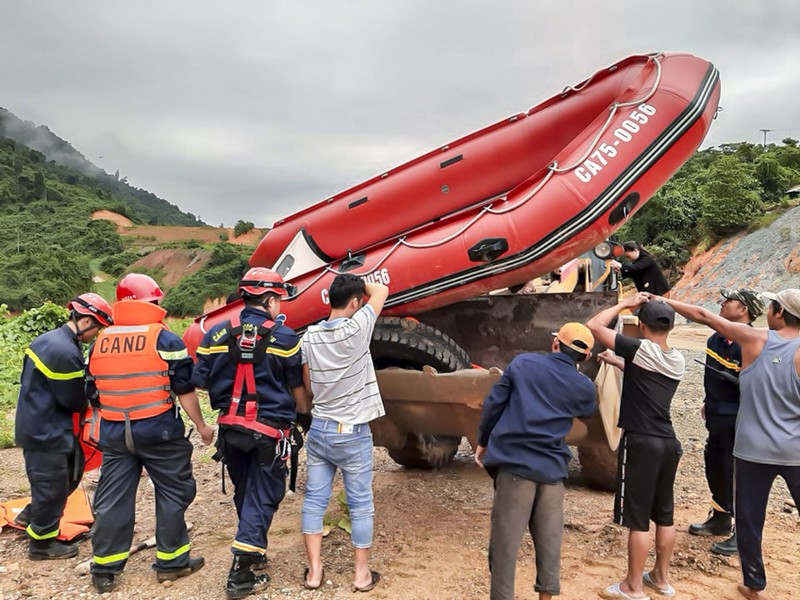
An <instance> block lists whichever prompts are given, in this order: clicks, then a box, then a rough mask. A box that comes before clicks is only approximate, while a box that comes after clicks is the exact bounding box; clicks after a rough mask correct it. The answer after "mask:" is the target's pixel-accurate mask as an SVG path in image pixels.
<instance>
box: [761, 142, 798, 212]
mask: <svg viewBox="0 0 800 600" xmlns="http://www.w3.org/2000/svg"><path fill="white" fill-rule="evenodd" d="M755 175H756V178H757V179H758V181H759V183H760V184H761V190H762V193H763V196H762V200H763V201H764V202H768V203H772V202H776V201H777V200H780V199H781V198H782V197H783V194H784V192H785V191H786V189H787V188H788V187H789V186H790V185H791V184H792V171H791V170H790V169H788V168H787V167H784V166H781V163H780V162H778V159H777V158H775V157H774V156H772V155H769V154H765V155H763V156H760V157H759V158H758V160H756V170H755Z"/></svg>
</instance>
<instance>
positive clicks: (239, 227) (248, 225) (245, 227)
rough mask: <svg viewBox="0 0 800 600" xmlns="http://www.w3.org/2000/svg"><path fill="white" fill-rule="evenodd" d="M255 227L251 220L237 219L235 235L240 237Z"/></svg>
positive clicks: (234, 229) (234, 228)
mask: <svg viewBox="0 0 800 600" xmlns="http://www.w3.org/2000/svg"><path fill="white" fill-rule="evenodd" d="M254 227H255V225H254V224H253V223H252V222H250V221H241V220H239V221H236V225H235V226H234V227H233V236H234V237H239V236H240V235H244V234H245V233H250V232H251V231H252V230H253V228H254Z"/></svg>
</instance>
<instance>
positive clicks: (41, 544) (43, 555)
mask: <svg viewBox="0 0 800 600" xmlns="http://www.w3.org/2000/svg"><path fill="white" fill-rule="evenodd" d="M77 555H78V546H77V544H65V543H64V542H62V541H60V540H56V539H49V540H30V542H29V543H28V558H30V559H31V560H59V559H62V558H72V557H73V556H77Z"/></svg>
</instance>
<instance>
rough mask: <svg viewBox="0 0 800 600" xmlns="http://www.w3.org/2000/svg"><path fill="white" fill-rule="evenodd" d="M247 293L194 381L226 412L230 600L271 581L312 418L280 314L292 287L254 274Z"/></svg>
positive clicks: (243, 286) (222, 425)
mask: <svg viewBox="0 0 800 600" xmlns="http://www.w3.org/2000/svg"><path fill="white" fill-rule="evenodd" d="M239 292H240V294H241V297H242V299H243V300H244V309H243V310H242V311H241V313H240V314H239V315H238V316H236V317H234V318H233V319H231V321H228V322H225V323H220V324H218V325H216V326H215V327H213V328H211V330H210V331H208V333H206V335H205V336H204V338H203V341H202V342H201V344H200V346H199V348H198V349H197V365H196V366H195V371H194V377H193V378H192V382H193V383H194V384H195V385H196V386H197V387H199V388H204V389H207V390H208V395H209V399H210V401H211V407H212V408H213V409H215V410H218V411H220V416H219V418H218V420H217V423H218V424H219V439H218V442H217V443H218V446H219V449H220V452H221V455H222V460H223V461H224V463H225V464H226V465H227V469H228V473H229V474H230V478H231V481H233V485H234V488H235V491H234V497H233V500H234V504H235V506H236V514H237V516H238V517H239V525H238V528H237V531H236V537H235V539H234V541H233V543H232V544H231V552H232V553H233V564H232V566H231V569H230V572H229V574H228V580H227V583H226V593H227V596H228V598H244V597H245V596H248V595H250V594H255V593H258V592H259V591H260V590H261V589H263V587H264V586H266V585H267V583H268V582H269V576H268V575H267V574H266V573H256V572H254V569H255V570H256V571H261V570H262V569H263V568H265V563H266V552H267V545H268V542H267V534H268V532H269V528H270V525H271V523H272V519H273V516H274V514H275V512H276V511H277V510H278V505H279V504H280V503H281V501H282V500H283V497H284V495H285V493H286V462H287V458H288V457H289V455H290V454H291V446H292V441H294V442H295V444H294V446H295V448H297V445H298V444H297V441H298V440H297V438H298V437H299V436H297V430H296V429H294V427H293V422H294V421H295V420H296V418H297V413H308V401H307V399H306V395H305V391H304V389H303V371H302V363H301V354H300V339H299V338H298V336H297V334H296V333H295V332H294V331H292V330H291V329H289V328H288V327H286V326H284V325H283V323H282V319H280V318H279V316H278V315H279V313H280V307H281V298H283V297H286V296H287V295H288V292H287V286H286V284H285V283H284V281H283V279H282V278H281V277H280V275H278V274H277V273H275V272H274V271H271V270H269V269H264V268H252V269H250V270H249V271H247V273H246V274H245V275H244V277H243V278H242V280H241V281H240V282H239ZM306 416H307V415H306ZM295 456H296V454H295ZM294 464H295V463H294V462H293V465H294ZM293 471H294V466H293ZM291 485H292V484H291V483H290V487H291Z"/></svg>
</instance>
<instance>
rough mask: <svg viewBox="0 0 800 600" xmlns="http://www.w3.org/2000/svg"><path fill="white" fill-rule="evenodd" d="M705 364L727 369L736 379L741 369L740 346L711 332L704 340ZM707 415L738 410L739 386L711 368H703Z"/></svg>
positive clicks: (717, 368)
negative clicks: (705, 340) (706, 339)
mask: <svg viewBox="0 0 800 600" xmlns="http://www.w3.org/2000/svg"><path fill="white" fill-rule="evenodd" d="M706 364H707V365H709V366H710V367H712V368H713V369H716V370H717V371H727V372H728V373H730V374H731V375H733V376H734V377H736V378H737V379H738V378H739V372H740V371H741V370H742V348H741V346H739V344H737V343H736V342H732V341H730V340H726V339H725V338H724V337H723V336H721V335H720V334H718V333H713V334H711V336H710V337H709V338H708V341H707V342H706ZM705 371H706V372H705V375H704V378H703V386H704V387H705V390H706V398H705V405H706V414H707V415H735V414H737V413H738V412H739V386H738V385H736V384H735V383H733V382H732V381H728V380H727V379H725V378H724V377H723V376H722V375H720V374H719V373H715V372H714V371H712V370H711V369H706V370H705Z"/></svg>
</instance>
